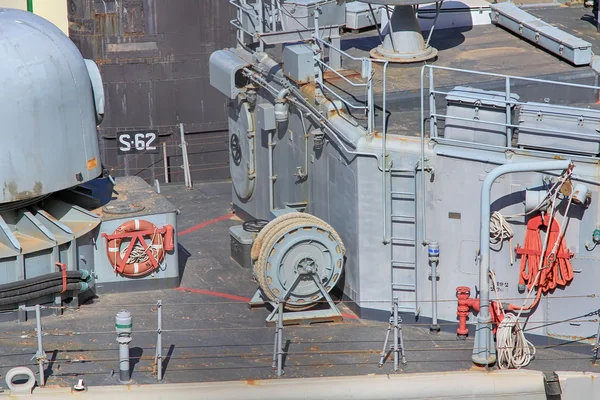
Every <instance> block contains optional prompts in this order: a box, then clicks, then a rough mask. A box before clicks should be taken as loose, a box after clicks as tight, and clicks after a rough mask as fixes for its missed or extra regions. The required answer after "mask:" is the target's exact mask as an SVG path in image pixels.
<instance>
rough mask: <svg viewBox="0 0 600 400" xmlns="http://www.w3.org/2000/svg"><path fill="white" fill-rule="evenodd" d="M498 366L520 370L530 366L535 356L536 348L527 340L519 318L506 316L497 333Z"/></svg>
mask: <svg viewBox="0 0 600 400" xmlns="http://www.w3.org/2000/svg"><path fill="white" fill-rule="evenodd" d="M496 347H497V349H498V355H497V357H498V366H499V367H500V369H513V368H516V369H519V368H522V367H526V366H527V365H529V363H530V362H531V360H532V359H533V357H534V356H535V346H534V345H533V344H532V343H531V342H530V341H529V340H527V339H526V338H525V334H524V333H523V329H522V328H521V322H520V321H519V317H518V316H517V315H515V314H505V315H504V319H503V320H502V322H501V323H500V325H498V331H497V332H496Z"/></svg>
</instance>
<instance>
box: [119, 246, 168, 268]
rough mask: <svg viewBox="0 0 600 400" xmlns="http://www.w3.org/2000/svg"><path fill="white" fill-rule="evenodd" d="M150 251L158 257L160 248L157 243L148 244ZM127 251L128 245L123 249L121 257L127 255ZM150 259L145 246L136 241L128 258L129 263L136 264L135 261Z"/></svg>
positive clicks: (140, 261)
mask: <svg viewBox="0 0 600 400" xmlns="http://www.w3.org/2000/svg"><path fill="white" fill-rule="evenodd" d="M148 247H149V248H150V251H151V252H152V256H153V257H154V258H155V259H156V258H157V257H158V249H159V248H160V247H159V246H157V245H154V244H153V245H150V246H148ZM126 252H127V247H125V248H123V249H121V258H123V257H125V253H126ZM146 261H148V253H146V250H144V247H143V246H142V245H141V244H140V243H136V244H135V246H133V249H131V253H130V254H129V258H127V262H126V263H127V264H135V263H143V262H146Z"/></svg>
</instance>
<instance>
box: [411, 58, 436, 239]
mask: <svg viewBox="0 0 600 400" xmlns="http://www.w3.org/2000/svg"><path fill="white" fill-rule="evenodd" d="M425 68H426V66H423V68H421V157H420V160H419V164H420V165H419V167H420V169H421V191H422V193H421V218H420V219H421V221H422V224H421V243H422V244H423V246H425V245H427V221H425V89H424V88H425V81H424V77H425ZM429 84H430V87H429V90H430V93H431V90H433V87H432V85H433V70H432V69H431V68H429ZM429 107H430V108H431V102H430V103H429ZM429 112H430V114H432V113H433V110H429ZM430 130H431V128H430ZM431 136H432V134H431V133H430V137H431ZM416 196H417V193H416V192H415V203H416V201H417V199H416Z"/></svg>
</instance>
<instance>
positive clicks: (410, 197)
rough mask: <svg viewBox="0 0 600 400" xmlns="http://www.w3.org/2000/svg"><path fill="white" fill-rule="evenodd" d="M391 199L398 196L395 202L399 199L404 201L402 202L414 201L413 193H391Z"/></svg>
mask: <svg viewBox="0 0 600 400" xmlns="http://www.w3.org/2000/svg"><path fill="white" fill-rule="evenodd" d="M391 194H392V197H394V196H398V197H396V198H395V199H396V200H400V199H404V200H414V199H415V194H414V193H413V192H397V191H391Z"/></svg>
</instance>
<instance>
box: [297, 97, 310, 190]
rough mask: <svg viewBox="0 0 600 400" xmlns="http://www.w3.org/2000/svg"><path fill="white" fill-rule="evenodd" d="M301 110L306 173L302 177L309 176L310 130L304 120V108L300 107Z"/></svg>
mask: <svg viewBox="0 0 600 400" xmlns="http://www.w3.org/2000/svg"><path fill="white" fill-rule="evenodd" d="M298 111H299V112H300V120H301V121H302V131H303V132H304V175H303V176H300V178H301V179H307V178H308V139H309V135H308V130H307V129H306V123H305V121H304V113H303V112H302V110H300V109H298Z"/></svg>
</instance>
